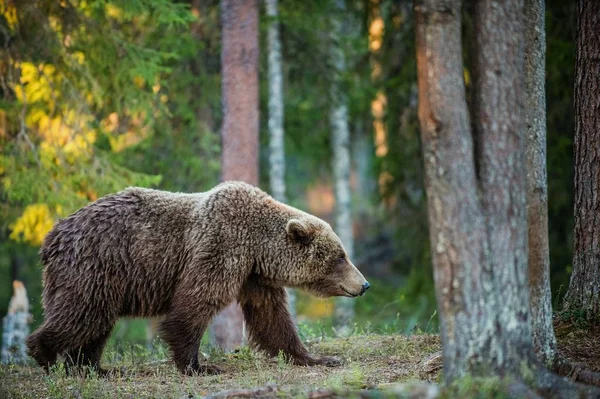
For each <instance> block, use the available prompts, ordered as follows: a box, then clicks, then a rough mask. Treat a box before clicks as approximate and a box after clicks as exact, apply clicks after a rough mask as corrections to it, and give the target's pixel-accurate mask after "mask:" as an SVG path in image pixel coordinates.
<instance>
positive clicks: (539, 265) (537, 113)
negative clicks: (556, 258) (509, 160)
mask: <svg viewBox="0 0 600 399" xmlns="http://www.w3.org/2000/svg"><path fill="white" fill-rule="evenodd" d="M544 10H545V0H525V21H527V23H526V24H525V27H524V28H525V88H526V90H525V108H524V111H525V125H526V128H527V130H526V134H527V139H526V148H527V151H526V157H527V226H528V244H529V257H528V258H529V296H530V301H531V304H530V312H531V313H530V314H531V327H532V328H531V329H532V333H533V347H534V350H535V353H536V355H537V357H538V359H539V360H540V361H541V362H542V363H543V364H551V363H552V362H553V361H554V359H555V357H556V355H557V353H556V338H555V336H554V327H553V326H552V294H551V291H550V248H549V245H548V183H547V172H546V87H545V79H546V29H545V23H544Z"/></svg>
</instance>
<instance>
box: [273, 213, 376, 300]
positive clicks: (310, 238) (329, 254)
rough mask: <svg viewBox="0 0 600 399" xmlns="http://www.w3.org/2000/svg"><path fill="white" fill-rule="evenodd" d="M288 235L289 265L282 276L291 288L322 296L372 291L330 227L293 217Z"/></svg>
mask: <svg viewBox="0 0 600 399" xmlns="http://www.w3.org/2000/svg"><path fill="white" fill-rule="evenodd" d="M285 234H286V239H287V244H288V245H287V251H285V252H286V254H285V255H284V257H285V258H286V259H285V261H286V262H285V263H286V264H287V265H286V266H284V268H285V272H284V273H282V274H283V275H282V277H284V278H285V279H286V280H287V281H286V283H287V284H288V285H290V286H293V287H297V288H300V289H303V290H306V291H308V292H310V293H312V294H313V295H316V296H320V297H331V296H347V297H356V296H359V295H363V294H364V293H365V291H366V290H367V289H368V288H369V286H370V284H369V283H368V282H367V280H365V278H364V277H363V275H362V274H361V272H360V271H358V269H357V268H356V266H354V265H353V264H352V262H351V261H350V259H349V258H348V254H347V253H346V250H345V249H344V246H343V245H342V241H341V240H340V238H339V237H338V236H337V235H336V234H335V233H334V232H333V230H332V229H331V226H329V224H327V223H325V222H324V221H322V220H321V219H319V218H316V217H314V216H311V215H306V216H301V217H297V218H292V219H289V220H288V221H287V224H286V227H285ZM286 255H287V256H286Z"/></svg>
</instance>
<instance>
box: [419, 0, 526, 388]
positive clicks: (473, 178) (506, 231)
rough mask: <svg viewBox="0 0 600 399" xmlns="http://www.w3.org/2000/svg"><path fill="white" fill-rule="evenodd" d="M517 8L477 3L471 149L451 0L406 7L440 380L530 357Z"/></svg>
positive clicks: (456, 6) (500, 371)
mask: <svg viewBox="0 0 600 399" xmlns="http://www.w3.org/2000/svg"><path fill="white" fill-rule="evenodd" d="M521 12H522V2H520V1H518V0H513V1H509V2H508V4H506V5H505V6H504V7H501V6H498V5H496V6H493V5H492V4H491V2H489V1H482V2H479V3H478V8H477V10H476V15H475V20H476V22H477V29H476V45H477V47H478V53H477V57H476V64H477V67H478V71H477V74H476V78H477V79H476V81H475V90H474V96H475V98H474V104H475V105H476V106H475V107H474V112H473V117H474V124H473V125H474V129H475V134H476V136H477V145H476V146H475V148H474V142H473V137H472V135H471V132H470V123H469V118H468V113H467V104H466V100H465V86H464V79H463V62H462V47H461V34H460V32H461V18H460V17H461V4H460V1H451V0H450V1H433V0H423V1H420V2H419V3H418V5H417V7H416V17H417V62H418V66H419V68H418V71H419V75H418V81H419V93H420V101H419V120H420V124H421V134H422V140H423V149H424V160H425V171H426V189H427V195H428V206H429V220H430V237H431V245H432V254H433V261H434V277H435V283H436V293H437V298H438V311H439V312H440V319H441V327H442V339H443V351H444V374H445V376H446V380H447V381H452V380H454V379H456V378H458V377H460V376H462V375H464V374H466V373H472V374H479V375H506V374H515V373H519V370H515V367H514V365H515V364H522V363H523V362H525V364H530V363H531V362H532V360H533V351H532V344H531V335H530V328H529V323H528V312H529V309H528V303H529V301H528V288H527V275H526V264H525V262H527V254H526V251H527V235H526V225H525V211H526V210H525V177H524V173H523V172H524V170H525V168H524V167H525V162H524V161H525V159H524V150H525V148H524V141H523V134H522V130H523V126H522V121H521V118H520V115H521V113H520V112H519V111H520V108H519V107H520V106H521V105H522V103H521V94H522V93H521V74H522V68H523V49H522V40H521V38H522V27H521V17H522V15H521V14H520V13H521ZM490 72H491V73H490ZM474 155H475V158H474ZM476 165H477V166H478V170H477V171H478V172H479V174H478V175H477V174H476Z"/></svg>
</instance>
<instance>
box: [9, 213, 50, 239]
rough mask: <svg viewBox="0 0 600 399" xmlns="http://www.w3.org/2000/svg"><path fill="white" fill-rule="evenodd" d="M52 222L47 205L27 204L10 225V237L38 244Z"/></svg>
mask: <svg viewBox="0 0 600 399" xmlns="http://www.w3.org/2000/svg"><path fill="white" fill-rule="evenodd" d="M53 224H54V219H53V217H52V215H51V213H50V209H49V208H48V205H46V204H34V205H29V206H28V207H26V208H25V211H24V212H23V214H22V215H21V217H20V218H19V219H17V221H16V222H15V223H14V224H13V225H12V226H11V228H12V232H11V233H10V238H11V239H13V240H15V241H20V242H27V243H29V244H32V245H40V244H41V243H42V240H43V239H44V236H45V235H46V234H47V233H48V232H49V231H50V229H51V228H52V225H53Z"/></svg>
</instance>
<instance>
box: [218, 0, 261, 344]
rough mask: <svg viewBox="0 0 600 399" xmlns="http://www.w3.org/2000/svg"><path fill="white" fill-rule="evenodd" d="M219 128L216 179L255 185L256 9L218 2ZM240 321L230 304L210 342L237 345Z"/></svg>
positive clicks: (229, 0) (235, 1) (245, 1)
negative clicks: (219, 169) (220, 45)
mask: <svg viewBox="0 0 600 399" xmlns="http://www.w3.org/2000/svg"><path fill="white" fill-rule="evenodd" d="M221 18H222V31H223V36H222V49H221V70H222V78H223V83H222V84H223V87H222V93H223V126H222V128H221V137H222V144H221V146H222V150H221V157H222V158H221V180H223V181H227V180H242V181H245V182H247V183H250V184H254V185H258V129H259V125H258V51H259V50H258V4H257V1H256V0H221ZM243 325H244V318H243V315H242V312H241V309H240V307H239V306H238V305H237V304H232V305H230V306H229V307H227V308H226V309H225V310H224V311H223V312H221V313H220V314H219V315H218V316H217V317H216V318H215V320H214V322H213V325H212V327H211V332H212V335H213V339H214V341H215V342H216V343H217V344H218V345H220V346H222V347H223V348H225V349H226V350H231V349H234V348H235V347H237V346H239V345H241V343H242V340H243Z"/></svg>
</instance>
